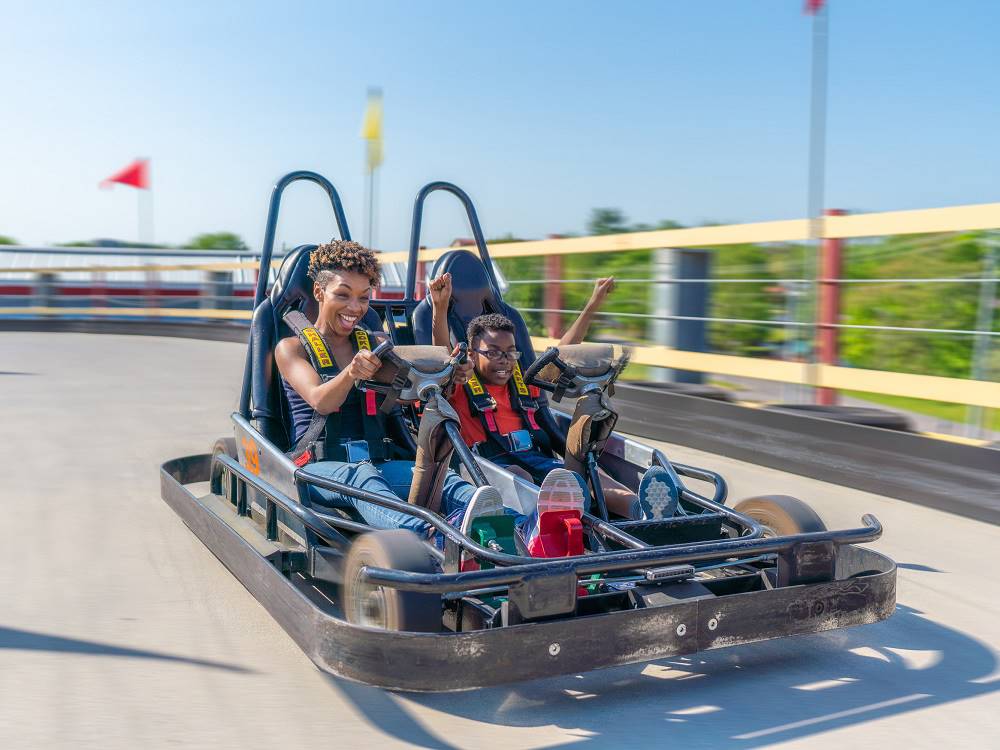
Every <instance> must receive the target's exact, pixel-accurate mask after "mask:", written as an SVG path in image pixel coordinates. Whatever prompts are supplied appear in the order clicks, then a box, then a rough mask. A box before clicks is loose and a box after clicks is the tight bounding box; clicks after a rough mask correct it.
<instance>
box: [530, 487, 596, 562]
mask: <svg viewBox="0 0 1000 750" xmlns="http://www.w3.org/2000/svg"><path fill="white" fill-rule="evenodd" d="M585 487H586V484H584V482H583V480H582V479H581V478H580V476H579V475H577V474H575V473H574V472H572V471H570V470H569V469H563V468H558V469H552V471H550V472H549V473H548V474H546V475H545V478H544V479H543V480H542V483H541V484H540V485H539V486H538V504H537V505H536V506H535V512H534V513H532V514H531V515H530V516H529V517H528V520H527V522H526V523H524V524H523V525H522V526H520V531H521V533H522V534H523V537H524V543H525V546H526V547H527V548H528V549H529V551H530V550H531V548H532V546H533V545H532V542H534V541H535V540H536V539H537V538H538V533H539V528H540V524H541V518H542V515H543V514H545V513H547V512H549V511H562V510H568V511H576V512H577V513H578V517H580V518H582V517H583V503H584V496H583V492H584V488H585Z"/></svg>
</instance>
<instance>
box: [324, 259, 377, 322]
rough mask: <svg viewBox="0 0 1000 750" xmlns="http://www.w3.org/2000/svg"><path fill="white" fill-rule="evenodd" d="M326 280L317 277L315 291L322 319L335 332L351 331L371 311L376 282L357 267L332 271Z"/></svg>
mask: <svg viewBox="0 0 1000 750" xmlns="http://www.w3.org/2000/svg"><path fill="white" fill-rule="evenodd" d="M329 273H330V276H329V278H327V279H325V282H326V283H325V284H321V283H320V281H317V282H316V283H315V284H314V285H313V294H314V295H315V296H316V299H317V300H318V301H319V319H320V320H321V321H322V322H325V323H326V325H327V326H329V327H330V328H331V329H332V330H333V331H334V332H335V333H337V334H339V335H341V336H348V335H350V333H351V331H352V330H354V327H355V326H356V325H358V324H359V323H360V322H361V318H363V317H364V314H365V313H366V312H368V303H369V301H370V300H371V295H372V282H371V279H369V278H368V277H367V276H365V275H364V274H361V273H357V272H356V271H330V272H329Z"/></svg>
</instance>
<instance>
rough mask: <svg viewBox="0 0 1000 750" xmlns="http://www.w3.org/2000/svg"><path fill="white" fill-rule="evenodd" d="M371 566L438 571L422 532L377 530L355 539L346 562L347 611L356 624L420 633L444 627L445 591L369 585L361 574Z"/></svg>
mask: <svg viewBox="0 0 1000 750" xmlns="http://www.w3.org/2000/svg"><path fill="white" fill-rule="evenodd" d="M366 565H367V566H370V567H372V568H388V569H393V570H406V571H409V572H411V573H436V572H438V571H437V566H436V565H435V564H434V558H433V557H432V556H431V553H430V551H429V550H428V549H427V546H426V545H425V544H424V542H422V541H421V540H420V539H419V538H418V537H417V535H416V534H414V533H413V532H412V531H407V530H405V529H392V530H382V531H372V532H369V533H367V534H362V535H361V536H359V537H358V538H357V539H356V540H355V541H354V543H353V544H352V545H351V549H350V551H349V552H348V554H347V560H346V562H345V563H344V586H343V592H344V615H345V616H346V617H347V621H348V622H350V623H351V624H353V625H369V626H373V627H382V628H384V629H385V630H406V631H410V632H416V633H437V632H440V631H441V629H442V624H441V597H440V595H438V594H421V593H417V592H415V591H397V590H396V589H391V588H385V587H381V586H378V587H371V586H369V585H367V584H363V583H362V582H361V581H360V580H358V573H359V572H360V571H361V568H362V567H363V566H366ZM369 605H374V606H377V608H378V609H377V614H373V613H372V612H371V611H370V610H368V612H367V613H366V610H365V607H366V606H369Z"/></svg>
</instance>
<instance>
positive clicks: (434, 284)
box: [428, 273, 451, 349]
mask: <svg viewBox="0 0 1000 750" xmlns="http://www.w3.org/2000/svg"><path fill="white" fill-rule="evenodd" d="M428 291H429V292H430V295H431V320H432V321H433V325H432V334H431V339H432V340H431V343H432V344H434V346H445V347H447V348H448V349H451V333H450V332H449V331H448V305H449V303H450V302H451V274H450V273H445V274H442V275H440V276H438V277H437V278H436V279H434V280H433V281H431V283H430V285H429V286H428Z"/></svg>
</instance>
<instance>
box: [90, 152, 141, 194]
mask: <svg viewBox="0 0 1000 750" xmlns="http://www.w3.org/2000/svg"><path fill="white" fill-rule="evenodd" d="M115 182H118V183H120V184H122V185H131V186H132V187H137V188H139V189H141V190H149V159H136V160H135V161H134V162H132V163H131V164H129V165H128V166H127V167H125V169H122V170H120V171H118V172H115V173H114V174H113V175H111V176H110V177H109V178H108V179H106V180H102V181H101V187H102V188H104V187H111V185H112V183H115Z"/></svg>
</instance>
